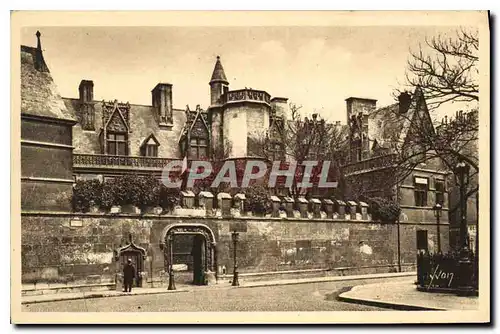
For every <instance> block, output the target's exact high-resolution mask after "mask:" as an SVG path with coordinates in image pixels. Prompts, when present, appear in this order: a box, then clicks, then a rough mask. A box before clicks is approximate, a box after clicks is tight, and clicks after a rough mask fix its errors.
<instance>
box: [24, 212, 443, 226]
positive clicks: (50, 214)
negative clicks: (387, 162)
mask: <svg viewBox="0 0 500 334" xmlns="http://www.w3.org/2000/svg"><path fill="white" fill-rule="evenodd" d="M21 216H25V217H26V216H38V217H68V218H70V219H74V218H77V217H80V218H87V217H89V218H92V217H93V218H112V219H120V218H130V219H144V220H151V219H173V220H175V219H176V220H179V219H186V220H191V219H196V220H200V219H201V220H249V221H290V222H293V221H299V222H314V223H321V222H323V223H325V222H326V223H328V222H334V223H338V222H344V223H365V224H396V223H393V222H382V221H376V220H354V219H353V220H350V219H340V218H312V219H311V218H300V217H255V216H240V217H230V216H229V217H227V216H226V217H214V216H204V217H201V216H181V215H172V214H161V215H158V214H144V215H138V214H129V213H121V214H108V213H102V212H101V213H98V212H87V213H83V212H79V213H72V212H60V211H23V212H21ZM346 217H347V215H346ZM399 224H400V225H416V226H421V225H422V226H423V225H431V226H435V225H436V222H418V223H415V222H402V221H401V222H400V223H399ZM439 225H440V226H448V225H450V224H449V223H448V222H444V221H443V222H440V224H439Z"/></svg>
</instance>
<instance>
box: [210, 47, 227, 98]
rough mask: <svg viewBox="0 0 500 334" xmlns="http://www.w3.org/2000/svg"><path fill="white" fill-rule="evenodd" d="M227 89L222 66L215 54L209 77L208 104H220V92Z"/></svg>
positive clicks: (222, 92) (224, 91)
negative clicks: (213, 65) (215, 58)
mask: <svg viewBox="0 0 500 334" xmlns="http://www.w3.org/2000/svg"><path fill="white" fill-rule="evenodd" d="M228 90H229V82H228V81H227V78H226V74H225V73H224V68H223V67H222V64H221V62H220V57H219V56H217V61H216V62H215V67H214V71H213V73H212V78H211V79H210V105H212V106H215V105H218V104H220V103H219V99H220V97H221V95H222V94H224V93H226V92H227V91H228Z"/></svg>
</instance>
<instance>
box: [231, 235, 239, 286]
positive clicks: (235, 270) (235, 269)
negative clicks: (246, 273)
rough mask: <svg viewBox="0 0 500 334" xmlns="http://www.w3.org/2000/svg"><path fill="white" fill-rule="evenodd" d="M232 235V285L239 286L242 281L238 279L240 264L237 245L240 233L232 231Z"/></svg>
mask: <svg viewBox="0 0 500 334" xmlns="http://www.w3.org/2000/svg"><path fill="white" fill-rule="evenodd" d="M231 237H232V239H233V283H232V286H239V285H240V282H239V281H238V264H237V262H236V246H237V244H238V237H239V233H238V232H236V231H234V232H233V233H231Z"/></svg>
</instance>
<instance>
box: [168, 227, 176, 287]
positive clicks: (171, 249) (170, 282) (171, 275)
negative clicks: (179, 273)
mask: <svg viewBox="0 0 500 334" xmlns="http://www.w3.org/2000/svg"><path fill="white" fill-rule="evenodd" d="M174 233H175V232H172V234H170V235H169V236H168V244H169V253H170V261H169V262H170V263H169V270H168V290H175V277H174Z"/></svg>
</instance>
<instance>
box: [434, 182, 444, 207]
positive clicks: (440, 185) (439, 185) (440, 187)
mask: <svg viewBox="0 0 500 334" xmlns="http://www.w3.org/2000/svg"><path fill="white" fill-rule="evenodd" d="M435 183H436V185H435V188H436V203H439V204H441V205H443V204H444V180H436V181H435Z"/></svg>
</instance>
